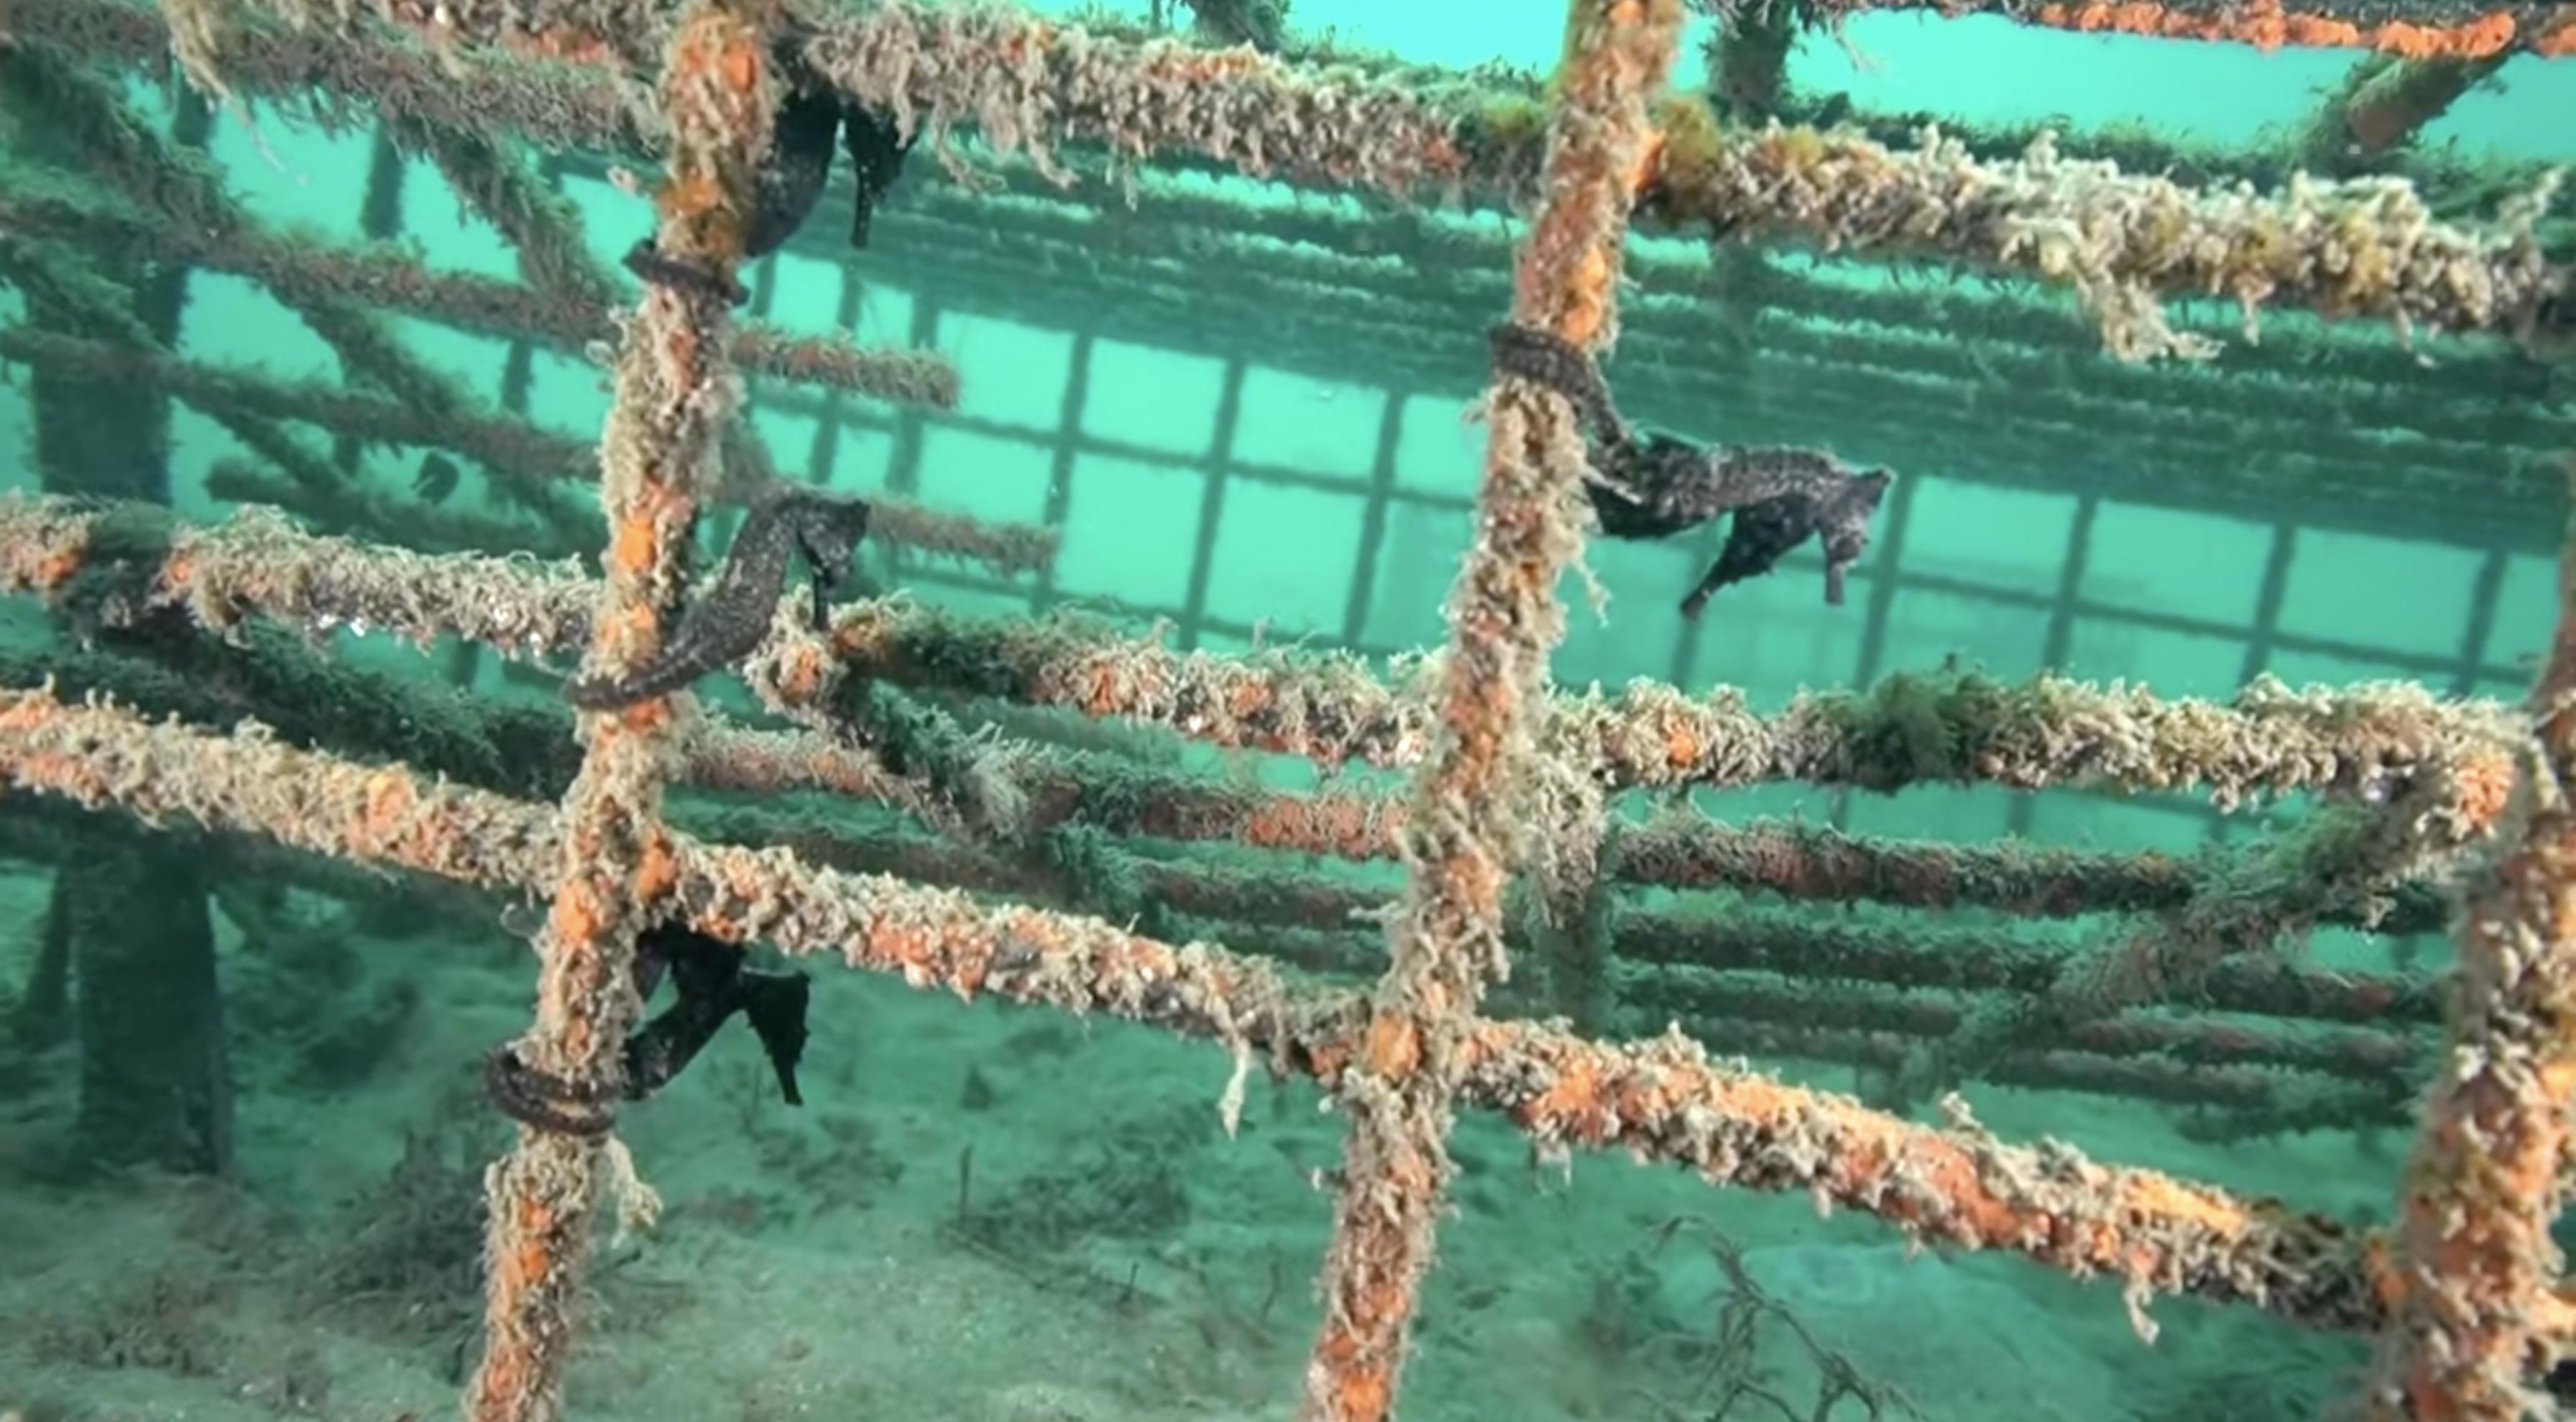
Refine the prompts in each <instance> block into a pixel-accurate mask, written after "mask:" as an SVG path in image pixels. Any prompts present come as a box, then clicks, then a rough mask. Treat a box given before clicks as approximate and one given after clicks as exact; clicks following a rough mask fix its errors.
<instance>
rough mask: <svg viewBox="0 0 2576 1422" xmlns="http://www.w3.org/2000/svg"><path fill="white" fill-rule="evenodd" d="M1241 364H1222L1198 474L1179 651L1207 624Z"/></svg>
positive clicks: (1191, 647) (1239, 407)
mask: <svg viewBox="0 0 2576 1422" xmlns="http://www.w3.org/2000/svg"><path fill="white" fill-rule="evenodd" d="M1244 370H1245V367H1244V363H1243V362H1242V360H1241V359H1235V360H1229V361H1227V362H1226V363H1225V384H1224V385H1223V387H1221V388H1220V389H1219V390H1218V392H1217V397H1216V423H1215V425H1214V426H1213V427H1212V428H1211V429H1210V430H1209V431H1208V456H1207V466H1206V468H1205V469H1204V470H1203V471H1202V472H1201V473H1200V476H1199V477H1200V479H1201V481H1202V482H1201V484H1200V486H1199V531H1198V537H1197V539H1196V540H1195V541H1193V542H1192V543H1191V545H1190V582H1189V591H1188V593H1187V594H1185V595H1184V596H1183V598H1182V601H1181V649H1182V650H1183V651H1195V650H1197V648H1198V645H1199V635H1200V631H1201V629H1202V628H1204V627H1205V625H1206V622H1207V599H1208V580H1209V579H1210V578H1211V577H1214V576H1215V574H1216V534H1217V528H1218V526H1219V525H1220V524H1222V523H1223V522H1224V520H1225V480H1226V472H1227V468H1228V466H1229V465H1230V464H1231V463H1232V461H1233V459H1234V427H1235V424H1236V422H1237V421H1238V420H1239V419H1240V418H1241V417H1242V414H1243V376H1244Z"/></svg>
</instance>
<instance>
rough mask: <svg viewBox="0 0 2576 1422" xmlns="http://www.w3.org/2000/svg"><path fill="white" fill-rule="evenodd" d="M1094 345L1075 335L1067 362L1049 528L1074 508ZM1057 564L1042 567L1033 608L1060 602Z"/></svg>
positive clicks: (1084, 334) (1083, 334)
mask: <svg viewBox="0 0 2576 1422" xmlns="http://www.w3.org/2000/svg"><path fill="white" fill-rule="evenodd" d="M1091 348H1092V335H1091V333H1090V332H1089V331H1076V332H1074V335H1073V354H1072V356H1071V357H1070V358H1068V359H1067V361H1066V363H1065V372H1064V402H1063V403H1062V404H1061V405H1059V406H1057V407H1056V417H1055V451H1054V453H1055V457H1054V459H1053V460H1052V461H1051V462H1050V463H1049V466H1048V471H1047V496H1046V515H1045V524H1046V526H1047V527H1048V528H1057V529H1060V528H1062V527H1064V521H1065V516H1066V515H1067V513H1068V512H1070V511H1071V509H1072V508H1073V466H1074V464H1075V463H1076V462H1077V461H1078V460H1079V458H1080V456H1079V455H1078V454H1077V453H1076V452H1075V450H1076V445H1077V444H1078V442H1079V441H1080V440H1081V437H1082V407H1083V404H1084V403H1085V402H1086V401H1088V400H1089V399H1090V398H1091ZM1056 600H1057V599H1056V590H1055V564H1054V563H1053V562H1049V563H1048V564H1047V565H1046V566H1045V567H1043V568H1040V569H1038V576H1037V582H1036V585H1035V586H1033V587H1031V588H1030V589H1029V611H1030V612H1031V613H1033V614H1037V615H1044V614H1045V613H1047V612H1049V611H1051V610H1053V609H1054V607H1055V604H1056Z"/></svg>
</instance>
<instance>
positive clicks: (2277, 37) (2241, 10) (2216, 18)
mask: <svg viewBox="0 0 2576 1422" xmlns="http://www.w3.org/2000/svg"><path fill="white" fill-rule="evenodd" d="M2025 13H2026V14H2027V16H2028V18H2030V19H2031V20H2033V21H2036V22H2037V23H2039V24H2042V25H2047V26H2050V27H2052V28H2055V29H2065V30H2076V31H2080V32H2083V33H2088V34H2089V33H2105V32H2107V33H2116V34H2130V35H2144V36H2148V37H2150V38H2155V39H2194V40H2214V41H2227V42H2233V43H2238V44H2249V45H2252V46H2254V47H2255V48H2257V49H2264V50H2273V49H2280V48H2283V47H2285V46H2288V47H2297V48H2321V49H2370V50H2376V51H2378V52H2379V53H2382V54H2393V55H2396V56H2399V57H2400V58H2404V59H2484V58H2486V57H2487V56H2489V55H2494V54H2501V53H2503V52H2504V51H2505V50H2506V49H2507V48H2509V47H2511V46H2512V44H2513V42H2514V38H2515V35H2516V33H2517V29H2518V27H2517V26H2516V24H2515V23H2514V18H2513V15H2512V13H2511V12H2509V11H2506V10H2493V11H2489V12H2488V13H2486V14H2483V15H2480V16H2478V17H2476V18H2475V19H2471V20H2466V21H2463V22H2461V23H2459V24H2452V25H2419V24H2412V23H2408V22H2406V21H2402V20H2396V21H2390V22H2387V23H2385V24H2378V25H2372V26H2370V27H2369V28H2367V29H2365V28H2363V27H2362V26H2360V25H2356V24H2354V23H2352V22H2351V21H2349V20H2339V19H2336V18H2334V17H2333V16H2330V15H2318V14H2310V13H2304V12H2300V11H2293V10H2290V9H2288V8H2287V7H2285V6H2284V5H2282V4H2281V3H2280V0H2247V3H2246V4H2244V5H2241V6H2238V7H2234V8H2231V9H2226V10H2222V11H2220V12H2218V13H2216V14H2201V13H2195V12H2187V11H2181V10H2175V9H2173V8H2171V7H2169V6H2165V5H2161V4H2156V3H2153V0H2120V3H2087V4H2067V3H2057V4H2047V5H2041V6H2039V7H2038V8H2037V9H2035V10H2031V11H2028V12H2025ZM2543 52H2546V51H2543Z"/></svg>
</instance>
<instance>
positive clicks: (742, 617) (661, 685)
mask: <svg viewBox="0 0 2576 1422" xmlns="http://www.w3.org/2000/svg"><path fill="white" fill-rule="evenodd" d="M867 532H868V504H867V501H866V500H864V499H840V498H834V497H832V496H831V495H829V494H824V493H820V492H818V491H816V490H813V489H808V488H804V487H801V486H797V485H792V484H781V485H778V486H775V487H773V488H772V489H771V490H770V491H768V492H767V493H764V494H763V495H761V496H760V497H759V498H758V499H757V500H755V501H754V502H753V504H752V506H751V512H750V514H749V515H748V516H746V517H745V518H744V519H743V521H742V529H741V531H740V532H738V533H736V534H735V535H734V539H733V546H732V548H730V549H728V550H727V551H726V554H725V561H724V566H723V567H722V568H720V569H718V570H717V572H716V579H715V585H714V586H713V587H710V588H708V589H707V590H706V591H705V592H704V593H702V594H700V595H699V596H698V597H697V599H696V600H695V601H693V602H691V603H690V604H689V608H688V611H687V612H685V613H684V614H682V616H681V619H680V630H679V631H678V633H676V634H675V635H674V636H673V637H672V638H671V641H670V644H669V645H668V646H666V647H664V648H663V649H662V653H661V655H660V656H658V657H656V658H654V659H653V660H652V661H651V662H650V663H648V664H646V665H645V666H644V667H642V668H640V669H638V670H637V671H636V672H635V674H634V675H633V676H631V677H629V678H627V679H625V680H622V681H618V680H605V681H603V680H587V681H576V682H569V683H566V685H565V687H564V699H565V700H566V701H569V702H571V703H572V704H573V705H575V706H578V707H581V708H582V709H584V710H586V711H605V710H609V709H612V708H615V707H619V706H625V705H629V704H632V703H634V702H637V701H641V700H644V699H645V698H647V697H651V696H666V695H668V694H670V693H671V692H674V691H677V690H679V689H680V688H681V687H684V686H686V685H688V684H689V683H690V682H693V681H696V680H697V679H698V678H699V677H702V676H705V675H706V674H707V673H709V672H712V671H716V670H719V669H721V668H724V667H728V666H731V665H733V664H734V663H735V662H738V661H740V660H742V658H743V657H745V656H747V655H749V654H750V652H751V650H752V648H754V647H757V646H759V645H760V639H761V637H762V636H763V635H764V634H765V633H766V632H767V631H768V630H769V619H770V615H771V613H772V612H773V611H775V610H776V608H777V606H778V597H779V594H780V593H781V592H783V591H784V590H785V589H786V586H787V560H788V558H789V557H790V556H792V555H798V554H801V555H803V557H804V559H805V566H806V569H807V570H808V571H809V572H810V573H811V574H812V576H813V589H814V612H813V624H814V627H815V630H817V631H820V630H822V627H823V624H824V619H825V617H826V615H827V614H828V613H829V612H830V610H831V598H832V593H833V591H834V590H835V589H837V588H839V587H840V586H841V585H842V584H843V583H844V582H846V581H847V580H848V578H849V576H850V559H851V556H852V555H853V554H854V553H856V552H857V550H858V546H859V541H860V540H861V539H863V538H865V537H867Z"/></svg>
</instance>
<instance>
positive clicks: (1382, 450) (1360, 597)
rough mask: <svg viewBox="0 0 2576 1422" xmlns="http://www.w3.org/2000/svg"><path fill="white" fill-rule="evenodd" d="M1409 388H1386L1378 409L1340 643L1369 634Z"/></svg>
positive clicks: (1350, 644)
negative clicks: (1382, 405)
mask: <svg viewBox="0 0 2576 1422" xmlns="http://www.w3.org/2000/svg"><path fill="white" fill-rule="evenodd" d="M1412 398H1413V397H1412V395H1411V393H1410V392H1407V391H1403V390H1389V391H1388V392H1386V407H1385V408H1384V409H1382V410H1380V411H1379V412H1378V417H1377V451H1376V453H1375V454H1373V455H1371V456H1370V459H1369V486H1368V507H1367V508H1366V510H1365V511H1363V512H1362V513H1361V515H1360V551H1359V561H1358V562H1357V563H1356V564H1354V565H1353V566H1352V568H1351V591H1350V598H1349V600H1348V601H1346V602H1344V603H1343V604H1342V645H1343V646H1345V647H1353V648H1356V647H1357V646H1359V644H1360V640H1361V639H1362V638H1364V637H1366V636H1367V635H1368V617H1369V608H1370V605H1371V604H1373V603H1375V602H1376V601H1377V560H1378V557H1379V555H1380V553H1381V551H1382V550H1383V549H1384V548H1385V547H1386V518H1387V513H1388V511H1389V509H1390V508H1391V507H1392V506H1393V504H1394V502H1395V452H1396V449H1397V447H1398V446H1399V445H1401V444H1402V443H1403V442H1404V406H1405V402H1406V401H1408V400H1410V399H1412Z"/></svg>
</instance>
